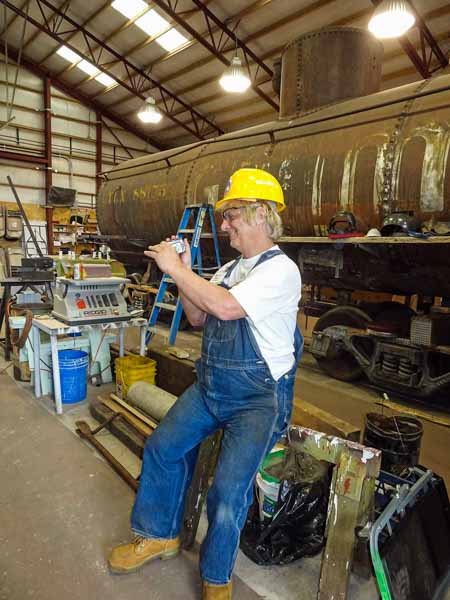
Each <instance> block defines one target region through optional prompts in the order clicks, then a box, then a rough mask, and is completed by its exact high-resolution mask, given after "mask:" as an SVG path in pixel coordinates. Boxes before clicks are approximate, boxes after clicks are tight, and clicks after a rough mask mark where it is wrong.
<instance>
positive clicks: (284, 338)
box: [109, 169, 303, 600]
mask: <svg viewBox="0 0 450 600" xmlns="http://www.w3.org/2000/svg"><path fill="white" fill-rule="evenodd" d="M284 208H285V203H284V197H283V190H282V188H281V186H280V184H279V183H278V181H277V180H276V178H275V177H273V176H272V175H271V174H270V173H268V172H266V171H263V170H261V169H239V170H238V171H236V172H235V173H233V175H232V176H231V178H230V180H229V181H228V184H227V186H226V189H225V194H224V196H223V198H222V199H221V200H219V201H218V202H217V203H216V209H217V210H219V211H220V212H221V216H222V224H221V229H222V231H224V232H226V233H227V234H228V236H229V240H230V244H231V246H232V247H233V248H235V249H236V250H238V251H239V252H240V256H239V258H237V259H236V260H234V261H231V262H229V263H227V264H226V265H224V266H223V267H222V268H221V269H219V271H218V272H217V273H216V274H215V275H214V277H213V279H212V280H211V281H206V280H205V279H203V278H202V277H199V276H198V275H196V274H195V273H194V272H193V271H192V269H191V256H190V249H189V244H188V241H187V240H185V244H186V251H185V252H184V253H183V254H181V255H178V254H177V252H176V251H175V249H174V248H173V246H172V245H171V244H169V243H168V242H167V241H165V242H161V243H160V244H158V245H157V246H150V247H149V250H148V252H146V253H145V254H146V255H147V256H149V257H151V258H153V259H154V260H155V261H156V263H157V264H158V266H159V268H160V269H161V271H163V272H164V273H166V274H168V275H169V276H170V277H171V278H172V279H173V280H174V281H175V283H176V284H177V286H178V290H179V293H180V297H181V301H182V303H183V308H184V311H185V313H186V316H187V318H188V319H189V321H190V323H191V324H192V325H197V326H198V325H202V326H203V327H204V330H203V343H202V354H201V359H200V360H199V361H197V364H196V368H197V378H198V381H197V382H196V383H194V384H193V385H192V386H191V387H190V388H189V389H188V390H186V392H185V393H184V394H183V395H182V396H180V398H179V399H178V400H177V402H176V403H175V405H174V406H173V408H172V409H171V410H170V411H169V412H168V414H167V416H166V417H165V418H164V420H163V421H162V423H161V424H160V425H159V427H158V428H157V429H156V431H155V432H154V433H153V434H152V435H151V436H150V437H149V438H148V441H147V444H146V447H145V453H144V461H143V468H142V473H141V479H140V484H139V490H138V494H137V497H136V502H135V505H134V508H133V512H132V516H131V526H132V529H133V531H134V533H135V534H136V537H135V540H134V541H133V542H132V543H130V544H126V545H123V546H118V547H117V548H115V549H114V550H113V552H112V554H111V556H110V558H109V565H110V568H111V569H112V570H113V571H115V572H121V573H126V572H131V571H135V570H136V569H138V568H139V567H141V566H142V565H144V564H145V563H147V562H149V561H151V560H154V559H155V558H162V559H166V558H171V557H172V556H176V555H177V554H178V552H179V547H180V543H179V538H178V535H179V532H180V528H181V520H182V516H183V508H184V500H185V494H186V491H187V489H188V487H189V483H190V481H191V477H192V474H193V469H194V466H195V462H196V458H197V453H198V447H199V444H200V443H201V442H202V441H203V440H204V439H205V438H206V437H208V436H209V435H210V434H212V433H213V432H215V431H217V430H218V429H223V439H222V445H221V451H220V456H219V459H218V463H217V467H216V472H215V477H214V482H213V484H212V486H211V488H210V490H209V492H208V499H207V504H208V522H209V528H208V533H207V535H206V538H205V540H204V542H203V544H202V548H201V552H200V573H201V577H202V580H203V600H230V599H231V575H232V571H233V566H234V562H235V560H236V555H237V551H238V548H239V537H240V531H241V529H242V527H243V526H244V523H245V519H246V515H247V511H248V508H249V507H250V505H251V503H252V500H253V481H254V478H255V476H256V473H257V471H258V468H259V466H260V464H261V462H262V460H263V459H264V457H265V456H266V454H267V453H268V452H269V451H270V449H271V448H272V447H273V445H274V444H275V442H276V441H277V439H278V438H279V436H280V435H281V434H282V433H283V432H284V431H285V429H286V427H287V425H288V423H289V420H290V416H291V410H292V397H293V388H294V378H295V372H296V370H297V366H298V362H299V360H300V356H301V352H302V348H303V339H302V336H301V334H300V332H299V330H298V328H297V309H298V303H299V300H300V293H301V280H300V273H299V271H298V268H297V265H296V264H295V263H294V262H293V261H292V260H290V259H289V258H288V257H287V256H286V255H285V254H284V253H283V252H282V251H281V250H280V248H279V247H278V246H277V245H276V243H275V242H276V240H277V239H278V238H279V237H280V236H281V233H282V223H281V218H280V215H279V213H280V212H281V211H282V210H283V209H284Z"/></svg>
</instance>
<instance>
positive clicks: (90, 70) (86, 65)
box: [77, 59, 100, 77]
mask: <svg viewBox="0 0 450 600" xmlns="http://www.w3.org/2000/svg"><path fill="white" fill-rule="evenodd" d="M77 67H78V68H79V69H81V70H82V71H84V72H85V73H87V74H88V75H90V76H91V77H95V75H98V74H99V72H100V71H99V70H98V69H97V67H95V66H94V65H93V64H92V63H90V62H89V61H87V60H84V59H83V60H82V61H81V62H79V63H78V64H77Z"/></svg>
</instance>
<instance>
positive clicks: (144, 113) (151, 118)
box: [137, 96, 162, 124]
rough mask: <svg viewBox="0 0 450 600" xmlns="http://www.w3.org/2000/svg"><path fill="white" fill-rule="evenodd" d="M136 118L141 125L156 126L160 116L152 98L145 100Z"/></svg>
mask: <svg viewBox="0 0 450 600" xmlns="http://www.w3.org/2000/svg"><path fill="white" fill-rule="evenodd" d="M137 116H138V118H139V119H140V120H141V121H142V122H143V123H153V124H156V123H159V122H160V121H161V119H162V114H161V112H160V111H159V109H158V108H157V107H156V102H155V99H154V98H153V97H152V96H149V97H148V98H146V100H145V102H144V104H143V105H142V106H141V108H140V110H139V112H138V115H137Z"/></svg>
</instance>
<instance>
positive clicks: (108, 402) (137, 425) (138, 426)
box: [97, 396, 154, 437]
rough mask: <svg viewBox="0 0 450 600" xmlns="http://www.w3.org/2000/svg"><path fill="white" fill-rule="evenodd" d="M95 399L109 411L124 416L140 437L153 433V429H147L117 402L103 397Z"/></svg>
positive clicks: (147, 427) (146, 426)
mask: <svg viewBox="0 0 450 600" xmlns="http://www.w3.org/2000/svg"><path fill="white" fill-rule="evenodd" d="M97 398H98V400H100V402H101V403H102V404H104V405H105V406H106V407H107V408H109V409H110V410H113V411H114V412H118V413H120V414H122V415H125V416H126V417H127V420H128V421H129V422H130V424H132V425H133V427H135V428H136V430H137V431H139V433H141V434H142V435H145V436H146V437H147V436H149V435H150V434H151V433H152V432H153V429H154V428H152V427H149V426H148V425H146V424H145V423H143V422H142V421H141V420H140V419H139V418H138V417H136V416H135V415H133V413H132V412H130V411H128V410H127V409H126V408H124V407H123V406H121V405H120V404H118V403H117V402H114V400H111V399H110V398H105V397H104V396H97Z"/></svg>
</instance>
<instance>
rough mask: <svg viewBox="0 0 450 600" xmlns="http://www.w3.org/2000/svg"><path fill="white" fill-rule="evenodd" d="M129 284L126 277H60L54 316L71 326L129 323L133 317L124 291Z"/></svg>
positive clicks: (56, 291) (55, 294)
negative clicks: (79, 278) (113, 322)
mask: <svg viewBox="0 0 450 600" xmlns="http://www.w3.org/2000/svg"><path fill="white" fill-rule="evenodd" d="M126 283H128V279H125V278H124V277H96V278H91V279H81V280H78V279H67V278H65V277H58V278H57V280H56V289H55V293H54V301H53V312H52V314H53V316H54V317H56V318H57V319H59V320H60V321H63V322H64V323H67V324H69V325H82V324H88V323H108V322H111V321H126V320H128V319H130V318H131V317H132V315H131V314H130V313H129V312H128V307H127V303H126V302H125V299H124V297H123V295H122V291H121V288H122V286H124V284H126Z"/></svg>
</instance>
